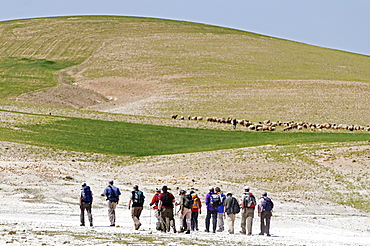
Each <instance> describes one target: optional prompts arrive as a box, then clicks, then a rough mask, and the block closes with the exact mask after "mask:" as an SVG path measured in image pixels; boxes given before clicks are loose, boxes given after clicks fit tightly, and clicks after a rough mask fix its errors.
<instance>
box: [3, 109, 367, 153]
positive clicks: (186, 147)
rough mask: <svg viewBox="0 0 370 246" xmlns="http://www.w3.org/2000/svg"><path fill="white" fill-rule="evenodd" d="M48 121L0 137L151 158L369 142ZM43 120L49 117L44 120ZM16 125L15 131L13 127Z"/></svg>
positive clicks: (359, 136) (349, 137)
mask: <svg viewBox="0 0 370 246" xmlns="http://www.w3.org/2000/svg"><path fill="white" fill-rule="evenodd" d="M38 117H42V118H46V119H44V122H47V123H37V124H27V125H21V124H19V125H14V127H13V129H12V128H9V127H8V128H5V127H3V128H0V140H3V141H12V142H20V143H27V144H31V145H36V146H43V147H48V148H57V149H61V150H68V151H79V152H91V153H101V154H109V155H130V156H151V155H164V154H179V153H189V152H202V151H211V150H220V149H232V148H241V147H251V146H261V145H278V146H282V145H296V144H314V143H331V142H358V141H365V140H370V134H368V133H318V132H291V133H286V132H246V131H221V130H207V129H190V128H178V127H167V126H154V125H144V124H134V123H126V122H115V121H102V120H91V119H81V118H61V119H58V117H52V116H38ZM47 118H51V119H50V120H48V119H47ZM14 128H17V129H14Z"/></svg>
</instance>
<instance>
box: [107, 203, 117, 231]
mask: <svg viewBox="0 0 370 246" xmlns="http://www.w3.org/2000/svg"><path fill="white" fill-rule="evenodd" d="M117 204H118V203H117V202H112V201H109V200H108V201H107V206H108V217H109V221H110V225H115V224H116V207H117Z"/></svg>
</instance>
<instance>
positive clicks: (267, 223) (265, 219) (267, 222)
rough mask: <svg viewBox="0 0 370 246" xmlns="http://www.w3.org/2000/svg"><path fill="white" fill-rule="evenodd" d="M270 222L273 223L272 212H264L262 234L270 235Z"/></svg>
mask: <svg viewBox="0 0 370 246" xmlns="http://www.w3.org/2000/svg"><path fill="white" fill-rule="evenodd" d="M270 221H271V212H270V211H262V213H261V234H263V233H266V234H267V235H269V234H270Z"/></svg>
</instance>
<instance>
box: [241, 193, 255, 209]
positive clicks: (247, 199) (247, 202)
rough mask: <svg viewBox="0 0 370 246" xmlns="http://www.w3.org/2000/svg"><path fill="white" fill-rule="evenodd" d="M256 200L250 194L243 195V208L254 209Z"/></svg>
mask: <svg viewBox="0 0 370 246" xmlns="http://www.w3.org/2000/svg"><path fill="white" fill-rule="evenodd" d="M256 204H257V202H256V198H255V197H254V195H253V194H252V193H246V194H245V195H244V200H243V205H244V207H245V208H254V207H256Z"/></svg>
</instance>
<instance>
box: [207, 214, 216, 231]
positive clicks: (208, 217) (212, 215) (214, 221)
mask: <svg viewBox="0 0 370 246" xmlns="http://www.w3.org/2000/svg"><path fill="white" fill-rule="evenodd" d="M217 214H218V212H217V210H216V211H213V210H209V209H207V215H206V231H207V232H209V226H210V224H211V217H212V225H213V229H212V230H213V232H216V228H217Z"/></svg>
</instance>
